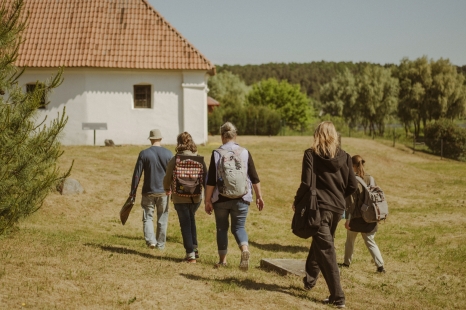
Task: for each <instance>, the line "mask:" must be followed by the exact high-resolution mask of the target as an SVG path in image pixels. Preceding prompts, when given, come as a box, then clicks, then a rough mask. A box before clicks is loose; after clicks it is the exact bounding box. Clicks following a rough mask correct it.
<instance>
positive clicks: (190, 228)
mask: <svg viewBox="0 0 466 310" xmlns="http://www.w3.org/2000/svg"><path fill="white" fill-rule="evenodd" d="M200 204H201V203H200V202H198V203H175V210H176V213H178V219H179V220H180V227H181V236H183V246H184V249H185V250H186V254H194V250H195V249H197V230H196V218H195V215H196V211H197V209H198V208H199V205H200Z"/></svg>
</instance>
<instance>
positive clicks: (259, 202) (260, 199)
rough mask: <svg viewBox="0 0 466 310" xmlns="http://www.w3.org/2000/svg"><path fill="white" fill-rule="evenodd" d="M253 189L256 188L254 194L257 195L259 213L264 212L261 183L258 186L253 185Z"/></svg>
mask: <svg viewBox="0 0 466 310" xmlns="http://www.w3.org/2000/svg"><path fill="white" fill-rule="evenodd" d="M252 187H253V188H254V193H256V206H257V209H259V211H262V209H264V206H265V204H264V199H262V193H261V184H260V182H259V183H257V184H253V185H252Z"/></svg>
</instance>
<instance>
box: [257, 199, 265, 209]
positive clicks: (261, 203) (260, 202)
mask: <svg viewBox="0 0 466 310" xmlns="http://www.w3.org/2000/svg"><path fill="white" fill-rule="evenodd" d="M256 206H257V209H259V211H262V209H264V200H263V199H262V197H256Z"/></svg>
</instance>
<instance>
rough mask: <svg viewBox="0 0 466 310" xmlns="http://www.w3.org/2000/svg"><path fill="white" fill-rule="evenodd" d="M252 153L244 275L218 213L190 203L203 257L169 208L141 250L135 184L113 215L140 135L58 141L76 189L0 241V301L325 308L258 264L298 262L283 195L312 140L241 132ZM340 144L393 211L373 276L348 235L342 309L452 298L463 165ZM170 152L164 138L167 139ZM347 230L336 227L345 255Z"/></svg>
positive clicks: (451, 304) (375, 145) (382, 231)
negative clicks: (160, 234)
mask: <svg viewBox="0 0 466 310" xmlns="http://www.w3.org/2000/svg"><path fill="white" fill-rule="evenodd" d="M238 142H239V143H241V144H242V145H243V146H245V147H247V148H248V149H249V150H250V151H251V153H252V155H253V158H254V161H255V164H256V167H257V170H258V172H259V176H260V178H261V185H262V189H263V194H264V199H265V203H266V206H265V209H264V210H263V211H262V212H259V211H258V210H257V209H256V208H255V206H254V205H252V206H251V210H250V213H249V216H248V222H247V230H248V233H249V238H250V246H251V253H252V258H251V268H250V270H249V271H248V272H247V273H244V272H241V271H240V270H239V269H238V268H237V265H238V263H239V254H240V253H239V250H238V249H237V247H236V245H235V242H234V238H233V237H232V236H231V235H230V237H231V238H230V247H229V250H230V253H229V257H228V263H229V266H228V267H227V268H223V269H214V268H213V264H214V263H215V262H216V260H217V254H216V242H215V223H214V218H213V216H209V215H207V214H205V212H204V211H203V206H201V208H200V209H199V211H198V213H197V223H198V239H199V243H200V244H199V246H200V254H201V259H200V260H198V263H197V264H192V265H189V264H185V263H182V262H181V259H182V258H183V256H184V249H183V246H182V238H181V233H180V230H179V224H178V218H177V215H176V212H175V210H174V208H173V206H171V207H170V212H171V213H170V222H169V228H168V243H167V248H166V250H165V251H155V250H150V249H148V248H147V247H146V246H145V243H144V240H143V234H142V223H141V216H142V212H141V208H140V207H139V200H140V191H138V197H137V202H138V203H137V204H136V205H135V207H134V209H133V212H132V214H131V215H130V217H129V219H128V222H127V224H126V225H125V226H122V225H121V224H120V222H119V217H118V212H119V209H120V207H121V205H122V204H123V203H124V201H125V199H126V196H127V194H128V192H129V189H130V182H131V175H132V172H133V168H134V163H135V161H136V158H137V154H138V152H139V151H140V150H142V149H143V148H146V147H147V146H122V147H115V148H105V147H65V148H64V149H65V154H64V156H63V158H62V159H61V164H62V166H63V167H67V166H69V164H70V163H71V160H72V159H74V160H75V165H74V168H73V171H72V176H71V177H73V178H76V179H78V180H79V181H80V182H81V184H82V185H83V186H84V188H85V190H86V191H85V193H84V194H82V195H79V196H61V195H59V194H58V193H52V194H51V195H50V196H49V197H48V198H47V200H46V202H45V204H44V206H43V207H42V209H40V210H39V211H38V212H37V213H36V214H34V215H33V216H32V217H30V218H28V219H26V220H25V221H23V222H22V223H21V225H20V226H19V229H18V230H16V231H15V232H13V233H12V234H11V235H9V236H6V237H2V238H0V248H1V251H0V308H1V309H3V308H4V309H18V308H25V309H55V308H56V309H187V308H189V309H239V308H253V309H271V308H274V309H309V308H311V309H328V306H325V305H322V304H321V303H320V300H321V299H323V298H325V297H327V295H328V290H327V287H326V284H325V281H324V279H323V278H321V279H320V280H319V283H318V285H317V286H316V287H315V288H314V289H313V290H312V291H310V292H307V291H304V290H303V289H302V282H301V279H300V278H298V277H295V276H279V275H277V274H276V273H273V272H269V271H267V270H262V269H260V268H259V262H260V259H261V258H295V259H305V258H306V256H307V251H308V247H309V244H310V240H302V239H299V238H297V237H295V236H294V235H293V234H292V233H291V232H290V221H291V217H292V213H291V203H292V201H293V197H294V195H295V192H296V189H297V187H298V185H299V182H300V169H301V159H302V155H303V151H304V150H305V149H306V148H308V147H309V145H310V142H311V141H310V138H309V137H299V136H296V137H238ZM342 144H343V148H344V149H345V150H346V151H348V152H349V153H350V154H352V155H355V154H359V155H362V156H363V157H364V158H365V159H366V166H367V170H368V172H369V173H370V174H371V175H373V176H374V177H375V178H376V180H377V183H378V184H379V185H380V186H381V187H382V188H383V189H384V191H385V193H386V195H387V198H388V202H389V206H390V216H389V218H388V220H387V221H386V222H385V223H383V224H381V225H380V227H379V232H378V233H377V237H376V240H377V243H378V245H379V247H380V249H381V252H382V255H383V258H384V260H385V262H386V266H385V267H386V270H387V273H386V274H383V275H380V274H377V273H376V272H375V269H376V268H375V266H374V265H373V263H372V262H371V257H370V255H369V253H368V251H367V249H366V248H365V246H364V244H363V241H362V238H358V240H357V243H356V249H355V258H354V263H353V264H352V265H351V267H350V268H349V269H343V270H342V271H341V275H342V285H343V289H344V291H345V293H346V296H347V308H349V309H455V308H458V309H459V308H463V301H464V300H465V297H466V296H465V292H466V284H465V282H464V280H465V275H466V268H465V263H464V262H465V261H466V243H465V242H464V239H465V238H466V216H465V215H466V176H465V175H466V164H465V163H460V162H456V161H451V160H440V158H438V157H434V156H430V155H427V154H424V153H416V154H412V152H410V151H409V149H407V148H405V147H403V146H398V145H397V147H396V148H393V147H391V146H390V145H386V144H384V143H379V142H377V140H375V141H372V140H368V139H357V138H343V140H342ZM218 145H220V138H219V137H218V136H217V137H213V138H212V139H211V142H210V143H209V144H208V145H206V146H201V147H200V154H203V155H204V156H205V157H206V161H207V162H208V161H209V159H210V153H211V151H212V150H213V149H214V148H216V147H217V146H218ZM167 147H168V148H169V149H171V150H172V151H173V150H174V147H173V146H167ZM345 237H346V232H345V229H344V227H343V225H342V224H340V225H339V228H338V230H337V235H336V248H337V255H338V260H339V261H340V262H341V261H342V260H343V252H344V242H345Z"/></svg>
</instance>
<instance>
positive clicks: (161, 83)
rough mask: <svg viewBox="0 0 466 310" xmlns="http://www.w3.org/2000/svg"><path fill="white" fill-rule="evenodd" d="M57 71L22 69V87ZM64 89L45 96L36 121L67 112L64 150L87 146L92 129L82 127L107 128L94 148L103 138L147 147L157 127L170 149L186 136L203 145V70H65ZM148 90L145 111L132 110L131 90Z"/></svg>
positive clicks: (99, 131) (204, 123)
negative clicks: (103, 125)
mask: <svg viewBox="0 0 466 310" xmlns="http://www.w3.org/2000/svg"><path fill="white" fill-rule="evenodd" d="M56 72H57V69H53V70H52V69H27V70H26V72H25V73H24V74H23V75H22V76H21V78H20V80H19V82H20V83H21V85H24V87H25V85H26V84H28V83H34V82H35V81H37V80H42V81H43V80H46V79H48V78H50V77H51V76H52V75H54V74H55V73H56ZM63 78H64V81H63V84H62V85H60V86H59V87H58V88H57V89H55V90H54V91H53V93H52V94H51V95H50V96H49V98H48V100H49V101H50V104H49V105H48V106H47V108H46V109H45V110H38V113H39V118H38V121H39V120H42V119H43V117H44V116H45V115H48V117H49V119H50V118H54V117H56V116H57V112H60V113H61V111H62V109H63V107H66V114H67V115H68V117H69V119H68V123H67V125H66V128H65V130H64V134H63V137H62V140H61V141H62V143H63V144H64V145H92V144H93V143H94V133H93V131H92V130H82V123H107V128H108V130H98V131H96V145H103V144H104V140H105V139H112V140H113V141H114V142H115V143H116V144H148V143H149V141H148V140H147V137H148V134H149V131H150V130H151V129H153V128H159V129H160V130H161V131H162V135H163V136H164V139H163V143H165V144H175V143H176V136H177V135H178V134H179V133H180V132H182V131H188V132H189V133H190V134H191V135H192V136H193V139H194V141H195V142H196V143H198V144H201V143H205V142H206V141H207V92H206V90H207V85H206V72H204V71H154V70H116V69H65V72H64V74H63ZM137 84H149V85H151V87H152V98H151V100H152V103H151V108H150V109H135V108H134V104H133V86H134V85H137Z"/></svg>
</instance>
